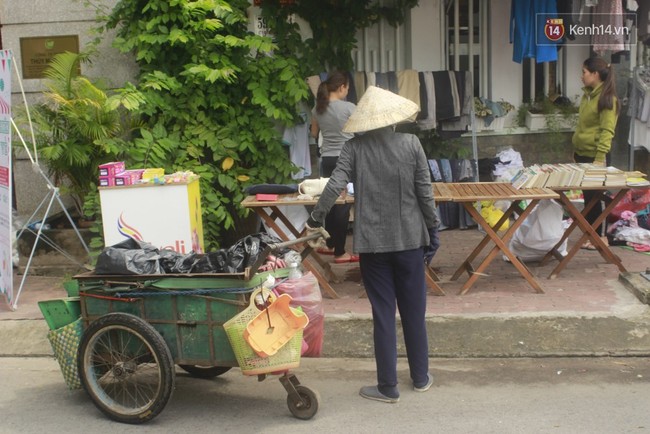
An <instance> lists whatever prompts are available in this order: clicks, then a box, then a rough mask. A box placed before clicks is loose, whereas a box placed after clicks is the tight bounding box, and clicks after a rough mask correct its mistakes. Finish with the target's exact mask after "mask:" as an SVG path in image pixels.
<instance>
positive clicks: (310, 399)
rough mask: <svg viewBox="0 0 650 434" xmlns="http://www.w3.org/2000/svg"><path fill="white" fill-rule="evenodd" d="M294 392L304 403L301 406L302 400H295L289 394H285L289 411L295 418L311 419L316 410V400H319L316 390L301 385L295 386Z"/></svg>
mask: <svg viewBox="0 0 650 434" xmlns="http://www.w3.org/2000/svg"><path fill="white" fill-rule="evenodd" d="M296 392H298V394H299V395H300V397H301V398H302V399H303V400H304V401H305V403H306V405H305V406H302V402H300V401H298V400H295V399H294V398H292V397H291V395H287V407H289V411H290V412H291V414H292V415H293V416H294V417H295V418H297V419H302V420H309V419H311V418H312V417H314V415H315V414H316V413H317V412H318V401H319V400H320V396H318V392H316V391H315V390H311V389H310V388H308V387H305V386H302V385H298V386H296Z"/></svg>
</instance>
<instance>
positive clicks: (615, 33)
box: [591, 0, 625, 56]
mask: <svg viewBox="0 0 650 434" xmlns="http://www.w3.org/2000/svg"><path fill="white" fill-rule="evenodd" d="M593 17H594V22H593V25H594V26H595V27H597V28H603V29H607V28H611V29H612V31H611V32H595V33H594V34H593V35H592V37H591V44H592V45H593V50H594V51H595V52H596V53H597V54H598V55H599V56H602V55H604V54H605V52H606V51H608V50H609V51H612V52H614V53H616V52H618V51H623V50H625V34H624V32H622V31H620V32H619V30H622V29H623V18H624V16H623V3H622V2H621V0H599V1H598V5H597V6H596V7H595V8H594V14H593ZM619 33H620V34H619Z"/></svg>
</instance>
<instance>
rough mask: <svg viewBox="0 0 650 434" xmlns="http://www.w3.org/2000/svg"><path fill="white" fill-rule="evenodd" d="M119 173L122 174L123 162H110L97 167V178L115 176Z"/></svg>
mask: <svg viewBox="0 0 650 434" xmlns="http://www.w3.org/2000/svg"><path fill="white" fill-rule="evenodd" d="M120 172H124V161H111V162H110V163H104V164H100V165H99V176H100V177H103V176H115V175H117V174H118V173H120Z"/></svg>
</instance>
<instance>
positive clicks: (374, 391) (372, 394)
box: [359, 386, 399, 404]
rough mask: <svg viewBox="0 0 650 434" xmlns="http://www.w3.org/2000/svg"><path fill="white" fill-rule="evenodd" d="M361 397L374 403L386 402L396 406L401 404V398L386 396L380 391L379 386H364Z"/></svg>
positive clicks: (360, 391) (360, 392)
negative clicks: (398, 403)
mask: <svg viewBox="0 0 650 434" xmlns="http://www.w3.org/2000/svg"><path fill="white" fill-rule="evenodd" d="M359 395H361V396H362V397H364V398H366V399H371V400H373V401H379V402H385V403H388V404H395V403H396V402H399V396H398V397H396V398H391V397H390V396H386V395H384V394H383V393H381V392H380V391H379V388H378V387H377V386H364V387H362V388H361V389H360V390H359Z"/></svg>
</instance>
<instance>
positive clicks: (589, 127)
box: [572, 83, 618, 162]
mask: <svg viewBox="0 0 650 434" xmlns="http://www.w3.org/2000/svg"><path fill="white" fill-rule="evenodd" d="M583 90H584V92H585V93H584V95H583V96H582V100H581V101H580V111H579V115H578V125H577V127H576V131H575V133H573V139H572V142H573V149H574V151H575V153H576V154H578V155H581V156H583V157H593V158H594V161H599V162H604V161H605V155H606V154H607V153H608V152H609V150H610V148H611V146H612V138H613V137H614V130H615V129H616V120H617V118H618V116H617V115H616V104H618V100H617V99H614V104H615V106H614V108H612V109H611V110H609V109H605V110H602V111H601V112H600V113H599V112H598V99H599V98H600V94H601V92H602V90H603V84H602V83H601V84H599V85H598V86H596V87H595V88H594V89H593V90H592V89H590V88H587V87H585V88H583Z"/></svg>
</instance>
